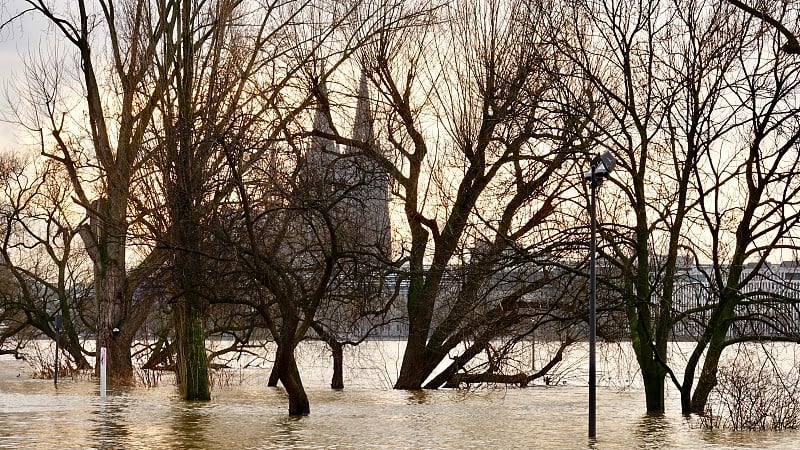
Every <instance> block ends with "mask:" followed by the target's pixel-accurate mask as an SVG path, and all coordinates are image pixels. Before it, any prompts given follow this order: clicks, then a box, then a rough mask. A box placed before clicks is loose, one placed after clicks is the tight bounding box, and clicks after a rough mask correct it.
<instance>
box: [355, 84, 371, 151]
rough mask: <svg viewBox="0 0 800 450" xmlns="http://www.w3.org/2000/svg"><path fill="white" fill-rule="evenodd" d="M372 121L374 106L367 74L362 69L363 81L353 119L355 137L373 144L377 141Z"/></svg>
mask: <svg viewBox="0 0 800 450" xmlns="http://www.w3.org/2000/svg"><path fill="white" fill-rule="evenodd" d="M372 122H373V117H372V107H371V106H370V99H369V85H368V84H367V74H366V73H365V72H363V71H362V72H361V81H360V82H359V85H358V97H357V101H356V114H355V118H354V121H353V139H354V140H356V141H361V142H366V143H368V144H370V145H373V144H374V142H375V131H374V128H373V124H372Z"/></svg>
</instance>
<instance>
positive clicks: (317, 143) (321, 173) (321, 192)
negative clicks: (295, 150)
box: [299, 80, 339, 200]
mask: <svg viewBox="0 0 800 450" xmlns="http://www.w3.org/2000/svg"><path fill="white" fill-rule="evenodd" d="M315 89H317V90H318V92H317V93H318V95H319V96H321V97H323V98H327V97H328V87H327V85H326V83H325V81H324V80H322V81H319V82H318V83H317V85H316V87H315ZM328 117H330V114H329V111H328V110H327V105H325V104H323V102H320V104H319V105H318V106H317V109H316V112H315V113H314V130H318V131H322V132H324V133H331V132H332V131H333V127H332V126H331V123H330V121H329V120H328ZM338 157H339V148H338V146H337V145H336V142H334V141H332V140H330V139H325V138H323V137H313V138H312V139H311V142H310V143H309V146H308V147H307V148H306V152H305V158H304V160H303V161H302V164H303V165H304V166H303V167H301V181H302V184H301V186H299V187H300V188H301V190H304V191H307V193H308V194H309V195H311V196H314V197H315V199H317V200H321V199H324V198H327V197H329V196H330V194H331V192H332V191H333V190H334V188H335V186H336V184H337V176H336V169H335V167H334V165H335V164H336V162H337V159H338Z"/></svg>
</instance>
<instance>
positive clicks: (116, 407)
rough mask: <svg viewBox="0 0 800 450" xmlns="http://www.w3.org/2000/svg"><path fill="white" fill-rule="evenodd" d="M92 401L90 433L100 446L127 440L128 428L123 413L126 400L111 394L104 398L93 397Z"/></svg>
mask: <svg viewBox="0 0 800 450" xmlns="http://www.w3.org/2000/svg"><path fill="white" fill-rule="evenodd" d="M92 403H93V404H94V407H95V409H94V410H93V411H92V413H93V416H94V417H93V418H92V419H91V422H92V428H91V433H92V435H93V436H95V438H96V439H97V442H98V443H100V444H101V447H109V446H113V445H114V444H115V443H120V442H128V437H129V436H130V429H129V428H128V420H127V419H128V418H127V417H126V415H125V412H126V411H125V405H126V404H127V402H126V401H125V400H124V399H121V398H119V397H116V396H113V395H112V396H109V397H106V398H105V399H101V398H97V397H95V398H94V400H93V401H92Z"/></svg>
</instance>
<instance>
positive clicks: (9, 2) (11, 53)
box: [0, 0, 63, 151]
mask: <svg viewBox="0 0 800 450" xmlns="http://www.w3.org/2000/svg"><path fill="white" fill-rule="evenodd" d="M59 1H63V0H59ZM23 8H24V2H23V1H22V0H0V19H1V20H2V23H5V22H6V21H7V20H8V19H9V18H10V17H13V15H14V14H15V12H17V11H21V10H22V9H23ZM46 31H47V22H46V21H45V20H43V19H41V18H40V17H38V16H37V15H36V14H34V13H28V14H26V15H25V16H23V17H21V18H18V19H16V20H15V21H14V22H13V23H12V24H7V25H6V26H5V27H4V28H3V30H2V31H0V118H4V117H6V116H7V115H8V113H9V99H8V96H7V92H8V91H13V90H14V84H13V83H14V78H15V77H16V79H17V80H18V81H19V80H21V79H22V78H23V76H24V72H23V61H24V58H25V57H26V56H27V55H29V54H30V52H31V51H32V50H33V51H36V49H37V48H39V44H40V42H41V41H42V40H43V36H46ZM9 94H10V95H13V92H9ZM12 101H13V99H12ZM20 134H24V131H22V132H21V131H20V130H19V129H18V127H16V126H13V125H10V124H8V123H5V122H0V150H4V151H9V150H12V151H18V145H17V144H18V142H19V140H20V137H21V136H20Z"/></svg>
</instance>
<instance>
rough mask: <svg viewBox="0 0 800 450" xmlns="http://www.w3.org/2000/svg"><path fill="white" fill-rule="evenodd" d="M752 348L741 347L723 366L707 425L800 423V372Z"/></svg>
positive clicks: (740, 426)
mask: <svg viewBox="0 0 800 450" xmlns="http://www.w3.org/2000/svg"><path fill="white" fill-rule="evenodd" d="M793 367H794V364H791V366H790V367H788V368H787V369H785V370H784V369H783V368H781V367H780V366H779V364H778V363H777V362H776V360H775V359H774V358H773V357H771V356H769V355H764V354H759V353H758V352H756V351H755V350H753V349H747V350H743V351H741V352H740V353H739V354H737V355H736V357H735V358H734V359H733V361H732V362H731V364H730V365H728V366H724V367H720V369H719V372H718V374H717V386H716V388H715V389H714V391H713V392H712V395H711V399H710V402H709V405H711V406H710V407H709V409H708V410H707V411H706V414H705V417H703V418H701V419H700V425H701V426H702V427H704V428H719V427H723V428H729V429H732V430H783V429H795V428H798V426H799V425H800V375H798V373H797V372H796V371H795V370H792V369H793Z"/></svg>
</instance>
